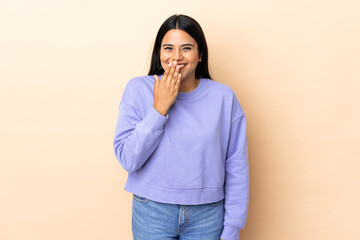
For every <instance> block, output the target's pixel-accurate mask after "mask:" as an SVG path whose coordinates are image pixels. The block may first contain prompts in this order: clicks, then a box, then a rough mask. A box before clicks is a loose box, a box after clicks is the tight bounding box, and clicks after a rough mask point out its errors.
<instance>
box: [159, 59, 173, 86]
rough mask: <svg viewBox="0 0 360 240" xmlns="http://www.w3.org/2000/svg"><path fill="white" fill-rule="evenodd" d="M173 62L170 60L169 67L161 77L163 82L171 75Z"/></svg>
mask: <svg viewBox="0 0 360 240" xmlns="http://www.w3.org/2000/svg"><path fill="white" fill-rule="evenodd" d="M171 64H172V62H169V64H168V67H167V68H166V69H165V72H164V74H163V76H162V78H161V82H162V83H166V79H167V78H168V76H169V71H170V66H171Z"/></svg>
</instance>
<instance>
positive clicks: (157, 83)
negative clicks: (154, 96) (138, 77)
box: [154, 74, 159, 86]
mask: <svg viewBox="0 0 360 240" xmlns="http://www.w3.org/2000/svg"><path fill="white" fill-rule="evenodd" d="M154 77H155V86H157V85H159V77H158V76H157V75H156V74H154Z"/></svg>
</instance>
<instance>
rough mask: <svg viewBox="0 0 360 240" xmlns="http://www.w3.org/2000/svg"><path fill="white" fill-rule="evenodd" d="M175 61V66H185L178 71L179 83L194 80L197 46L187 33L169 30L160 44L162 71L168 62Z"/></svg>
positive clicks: (197, 59)
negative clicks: (179, 75) (179, 74)
mask: <svg viewBox="0 0 360 240" xmlns="http://www.w3.org/2000/svg"><path fill="white" fill-rule="evenodd" d="M175 60H176V61H177V65H183V64H184V65H185V66H184V67H182V68H181V69H180V73H181V81H184V80H186V79H191V78H193V79H194V80H195V70H196V66H197V64H198V62H199V61H201V59H200V58H199V52H198V44H197V42H196V41H195V39H194V38H192V37H191V36H190V35H189V34H188V33H187V32H185V31H184V30H180V29H171V30H169V31H168V32H167V33H166V34H165V36H164V38H163V39H162V42H161V48H160V62H161V66H162V67H163V69H164V70H166V69H168V68H169V66H168V64H169V62H173V61H175Z"/></svg>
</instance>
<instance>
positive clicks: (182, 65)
mask: <svg viewBox="0 0 360 240" xmlns="http://www.w3.org/2000/svg"><path fill="white" fill-rule="evenodd" d="M185 65H186V64H181V65H178V66H180V70H182V69H184V67H185Z"/></svg>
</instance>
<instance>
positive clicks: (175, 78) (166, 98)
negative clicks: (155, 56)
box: [153, 61, 181, 116]
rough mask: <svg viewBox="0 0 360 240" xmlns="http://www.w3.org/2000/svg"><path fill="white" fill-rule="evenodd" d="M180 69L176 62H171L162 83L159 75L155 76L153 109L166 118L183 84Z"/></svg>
mask: <svg viewBox="0 0 360 240" xmlns="http://www.w3.org/2000/svg"><path fill="white" fill-rule="evenodd" d="M180 67H181V66H179V65H177V62H176V61H174V62H170V63H169V66H168V68H167V69H165V72H164V74H163V76H162V78H161V81H160V80H159V77H158V76H157V75H154V76H155V83H154V105H153V107H154V108H155V109H156V110H157V111H158V112H159V113H160V114H162V115H164V116H166V114H167V112H168V110H169V108H170V107H171V105H172V104H173V103H174V101H175V99H176V96H177V95H178V92H179V87H180V82H181V73H179V70H180Z"/></svg>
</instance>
